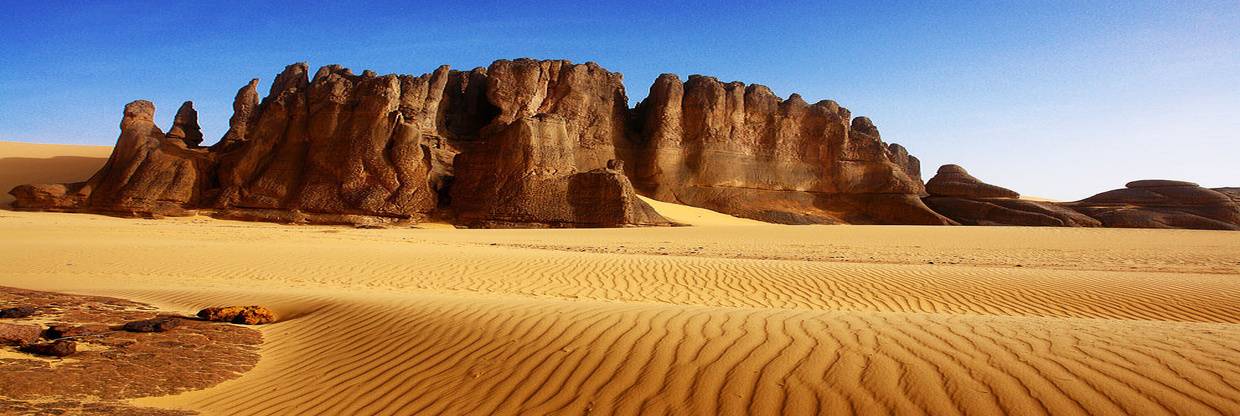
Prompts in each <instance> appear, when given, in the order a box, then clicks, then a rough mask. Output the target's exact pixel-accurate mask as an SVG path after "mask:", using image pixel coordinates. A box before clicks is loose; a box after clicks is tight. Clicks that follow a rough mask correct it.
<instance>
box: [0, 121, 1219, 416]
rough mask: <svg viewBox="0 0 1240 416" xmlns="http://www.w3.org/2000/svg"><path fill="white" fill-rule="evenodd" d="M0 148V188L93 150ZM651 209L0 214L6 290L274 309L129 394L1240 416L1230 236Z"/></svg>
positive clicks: (631, 409) (537, 405) (654, 407)
mask: <svg viewBox="0 0 1240 416" xmlns="http://www.w3.org/2000/svg"><path fill="white" fill-rule="evenodd" d="M2 145H3V147H0V161H5V163H6V164H4V165H0V166H2V167H0V178H3V179H4V183H3V184H0V185H2V186H4V187H8V186H10V184H9V183H8V181H11V180H15V179H13V178H18V179H20V180H23V181H27V182H53V181H58V180H73V179H84V176H83V177H78V178H67V179H66V178H60V177H57V176H56V174H58V173H59V172H61V171H60V170H59V169H58V168H57V167H56V164H57V163H61V162H63V163H69V161H74V160H77V159H73V158H65V157H55V156H64V155H74V157H81V156H82V155H89V154H92V153H90V152H95V151H99V149H93V148H92V149H56V148H44V147H42V146H41V145H13V144H8V143H4V144H2ZM104 149H106V148H104ZM39 152H43V153H39ZM59 152H64V153H59ZM93 154H95V155H98V157H96V158H94V159H93V160H94V162H93V163H95V165H92V166H90V167H89V168H83V170H82V171H84V172H87V173H86V175H89V172H91V171H93V170H94V169H95V168H97V167H98V165H99V164H101V163H102V160H103V159H102V158H104V157H106V151H99V153H93ZM12 160H27V161H30V162H29V163H25V164H18V165H14V164H11V163H9V162H7V161H12ZM35 162H38V163H35ZM77 162H81V161H80V160H77ZM11 166H19V167H27V166H40V169H46V170H43V171H41V172H34V171H29V170H22V169H24V168H22V169H18V170H14V169H13V168H11ZM22 175H26V176H22ZM40 175H42V176H40ZM23 178H29V179H23ZM652 205H654V207H655V208H656V209H657V210H659V211H660V213H662V214H664V215H666V216H667V217H668V218H670V219H673V220H675V221H677V222H681V223H687V224H694V225H695V226H691V227H656V228H623V229H566V230H464V229H454V228H451V227H447V226H442V225H433V224H432V225H428V226H421V227H419V228H399V229H396V228H393V229H377V230H376V229H353V228H347V227H330V226H286V225H277V224H266V223H249V222H236V221H223V220H216V219H211V218H206V217H184V218H166V219H161V220H138V219H122V218H112V217H106V216H99V215H88V214H59V213H29V212H14V211H0V265H3V271H4V273H0V286H12V287H20V288H27V289H37V290H49V291H59V292H67V293H77V294H90V295H104V296H114V297H120V298H125V299H131V300H134V301H139V302H144V303H149V304H153V305H156V306H158V307H160V308H163V309H165V310H169V311H179V312H182V313H186V314H192V313H193V312H194V311H197V310H198V309H199V308H202V307H205V306H211V305H221V304H262V305H266V306H270V307H272V308H274V309H276V310H277V311H278V312H280V313H281V315H282V316H283V317H284V319H283V320H282V321H280V322H278V323H275V324H271V325H265V326H261V327H256V328H258V329H259V330H260V331H261V332H262V333H263V336H264V343H263V345H262V347H261V351H260V352H261V359H260V360H259V362H258V364H257V366H256V367H255V368H254V369H253V370H251V371H249V372H247V373H245V374H243V375H242V376H241V377H239V378H236V379H233V380H230V381H226V382H224V383H221V384H218V385H216V386H214V387H210V388H207V389H204V390H197V391H192V392H188V393H182V394H177V395H172V396H160V397H150V398H143V399H137V400H134V401H133V403H134V404H136V405H140V406H154V407H165V408H176V409H187V410H193V411H197V412H201V413H203V414H219V415H227V414H255V415H259V414H479V415H488V414H664V413H677V414H1186V415H1208V414H1240V235H1237V234H1236V233H1234V232H1225V231H1185V230H1135V229H1077V228H1029V227H918V226H778V225H766V224H760V223H754V222H753V221H748V220H740V219H735V218H732V217H729V216H726V215H722V214H718V213H713V212H710V211H706V210H700V209H696V208H689V207H679V206H675V205H672V204H665V203H654V202H652Z"/></svg>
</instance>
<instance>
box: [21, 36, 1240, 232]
mask: <svg viewBox="0 0 1240 416" xmlns="http://www.w3.org/2000/svg"><path fill="white" fill-rule="evenodd" d="M622 81H623V77H622V76H621V75H620V74H619V73H615V72H610V71H607V70H606V69H604V68H602V67H600V66H599V65H598V64H595V63H593V62H588V63H585V64H574V63H572V62H569V61H564V60H548V61H538V60H532V59H516V60H499V61H495V62H494V63H492V64H491V65H490V66H489V67H487V68H475V69H473V70H470V71H456V70H452V69H451V68H449V67H447V66H441V67H439V68H437V69H436V70H434V71H433V72H431V73H428V74H423V75H419V76H411V75H378V74H375V73H373V72H371V71H365V72H363V73H362V74H360V75H358V74H354V73H353V72H352V71H350V70H349V69H346V68H342V67H340V66H337V65H329V66H324V67H322V68H319V69H318V70H317V71H315V72H314V73H313V74H311V72H310V69H309V67H308V66H307V65H306V64H304V63H298V64H293V65H289V66H288V67H286V68H285V69H284V71H282V72H281V73H280V74H279V75H277V76H276V77H275V79H274V80H273V81H272V84H271V87H270V90H269V91H268V92H267V94H266V96H265V97H261V96H260V94H259V91H258V84H259V82H258V80H257V79H255V80H251V81H250V82H249V83H247V84H246V85H245V86H243V87H242V88H241V89H239V90H238V91H237V93H236V95H235V98H234V103H233V114H232V117H231V118H230V119H229V129H228V131H227V132H226V133H224V135H223V137H222V138H221V139H220V140H219V141H218V142H217V143H215V144H213V145H211V146H210V147H207V148H204V147H201V145H202V141H203V134H202V131H201V128H200V127H199V124H198V113H197V111H196V110H195V109H194V107H193V103H192V102H186V103H185V104H183V105H182V106H181V107H180V108H179V109H178V110H177V112H176V115H175V117H174V119H173V123H172V125H171V128H170V129H169V130H168V132H167V133H164V132H163V131H161V130H160V129H159V127H157V126H156V125H155V122H154V111H155V109H154V106H153V105H152V104H151V103H150V102H146V101H135V102H133V103H130V104H129V105H128V106H126V108H125V113H124V116H123V120H122V122H121V135H120V137H119V138H118V140H117V145H116V148H115V149H114V151H113V154H112V156H111V158H110V159H109V161H108V162H107V164H106V165H105V166H104V167H103V168H102V169H101V170H100V171H99V172H98V173H96V174H95V175H94V176H93V177H91V178H89V179H88V180H86V181H85V182H80V183H71V184H52V185H24V186H20V187H17V188H15V189H14V190H12V191H11V193H12V194H13V195H15V196H16V197H17V201H16V202H15V203H14V207H16V208H18V209H31V210H59V211H89V212H105V213H113V214H120V215H149V216H160V215H188V214H192V213H194V212H197V211H200V210H205V211H207V212H209V213H211V214H212V215H216V216H221V217H227V218H241V219H254V220H265V221H279V222H313V223H354V224H356V223H372V222H396V221H420V220H424V219H427V218H431V217H434V218H437V219H442V220H447V221H453V222H455V223H457V224H460V225H463V226H475V227H513V226H520V227H613V226H634V225H668V224H670V222H669V221H668V220H667V219H665V218H663V217H662V216H660V215H659V214H658V213H657V212H655V211H654V210H653V209H652V208H651V207H650V206H649V205H647V204H646V203H644V202H642V201H641V200H640V199H638V198H637V196H636V195H637V193H638V192H640V193H642V194H645V195H648V196H650V197H653V198H655V199H659V200H663V201H668V202H675V203H681V204H686V205H691V206H697V207H704V208H709V209H713V210H716V211H720V212H724V213H728V214H732V215H737V216H743V217H749V218H754V219H759V220H764V221H770V222H779V223H789V224H815V223H818V224H833V223H861V224H955V223H964V224H1019V225H1068V226H1094V225H1099V224H1102V225H1107V226H1151V227H1163V226H1168V227H1194V228H1211V227H1213V228H1226V227H1228V226H1230V225H1229V224H1231V225H1235V224H1238V222H1237V220H1236V218H1237V215H1240V214H1236V213H1235V212H1234V209H1235V205H1236V204H1235V201H1234V199H1232V198H1230V197H1228V196H1227V195H1228V194H1225V193H1222V192H1216V191H1211V190H1207V189H1203V188H1198V187H1195V185H1194V186H1188V185H1185V184H1169V183H1135V184H1130V188H1131V189H1129V190H1122V192H1121V191H1113V192H1111V193H1106V194H1101V195H1099V196H1096V197H1093V198H1090V199H1087V200H1084V201H1079V202H1077V203H1071V204H1051V203H1037V202H1031V201H1024V200H1020V199H1018V198H1017V196H1018V195H1017V194H1016V193H1015V192H1013V191H1010V190H1007V189H1003V188H1000V187H996V186H992V185H988V184H985V183H983V182H981V181H980V180H977V179H976V178H973V177H972V176H969V175H968V173H967V172H964V170H963V169H962V168H959V167H944V169H940V172H939V175H938V176H936V178H934V179H932V180H931V181H930V183H929V184H928V185H926V184H923V183H922V180H921V173H920V169H921V167H920V162H919V161H918V160H917V158H916V157H913V156H912V155H910V154H909V152H908V151H907V150H906V149H905V148H904V147H902V146H900V145H897V144H894V143H892V144H888V143H885V142H884V141H883V140H882V138H881V136H880V134H879V131H878V128H877V127H875V125H874V123H873V122H872V121H871V120H870V119H869V118H866V117H853V115H852V114H851V113H850V112H849V110H848V109H846V108H844V107H841V106H840V105H839V104H837V103H835V102H834V101H829V100H824V101H819V102H817V103H814V104H809V103H807V102H806V101H805V100H804V99H802V98H801V97H800V96H799V95H796V94H792V95H791V96H789V97H788V98H787V99H781V98H780V97H778V96H776V95H775V94H774V93H773V92H771V91H770V89H768V88H766V87H764V86H761V85H757V84H750V85H746V84H742V83H740V82H728V83H725V82H721V81H719V80H717V79H715V78H712V77H707V76H700V75H694V76H690V77H689V78H688V79H687V80H685V81H684V82H682V81H681V80H680V78H679V77H677V76H675V75H671V74H665V75H662V76H660V77H659V78H658V79H657V80H655V82H654V85H652V86H651V87H650V92H649V95H648V96H647V98H646V99H644V100H643V101H642V102H641V103H639V104H638V105H637V106H636V108H633V109H630V108H629V107H628V98H627V95H626V93H625V88H624V85H623V82H622ZM922 197H925V198H924V199H923V198H922ZM932 207H933V208H934V209H933V210H932V209H931V208H932ZM936 211H937V212H936Z"/></svg>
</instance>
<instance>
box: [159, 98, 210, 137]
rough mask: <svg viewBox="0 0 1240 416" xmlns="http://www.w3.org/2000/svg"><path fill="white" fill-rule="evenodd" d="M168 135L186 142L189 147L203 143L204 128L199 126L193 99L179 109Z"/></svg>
mask: <svg viewBox="0 0 1240 416" xmlns="http://www.w3.org/2000/svg"><path fill="white" fill-rule="evenodd" d="M167 136H168V138H170V139H177V140H180V141H183V142H185V145H186V146H188V147H198V145H200V144H202V128H201V127H199V126H198V111H197V110H194V102H193V101H186V102H185V103H184V104H181V108H179V109H177V115H176V118H174V119H172V128H171V129H169V130H168V135H167Z"/></svg>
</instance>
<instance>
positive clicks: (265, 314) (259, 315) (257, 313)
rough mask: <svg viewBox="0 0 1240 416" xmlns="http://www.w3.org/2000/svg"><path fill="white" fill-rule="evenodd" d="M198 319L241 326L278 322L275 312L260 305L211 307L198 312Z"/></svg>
mask: <svg viewBox="0 0 1240 416" xmlns="http://www.w3.org/2000/svg"><path fill="white" fill-rule="evenodd" d="M198 317H199V318H202V319H205V320H208V321H215V322H231V323H234V324H240V325H263V324H269V323H272V322H275V321H276V313H275V311H273V310H271V309H267V308H264V307H262V306H258V305H250V306H223V307H211V308H206V309H203V310H200V311H198Z"/></svg>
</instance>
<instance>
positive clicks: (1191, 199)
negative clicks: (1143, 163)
mask: <svg viewBox="0 0 1240 416" xmlns="http://www.w3.org/2000/svg"><path fill="white" fill-rule="evenodd" d="M1221 189H1222V190H1221V191H1220V190H1214V189H1207V188H1202V187H1200V186H1198V185H1197V184H1195V183H1192V182H1182V181H1170V180H1140V181H1133V182H1129V183H1128V184H1127V185H1125V188H1124V189H1116V190H1112V191H1107V192H1103V193H1100V194H1097V195H1094V196H1091V197H1089V198H1085V199H1083V200H1080V201H1076V202H1071V203H1067V204H1064V205H1065V206H1068V207H1071V208H1073V209H1076V210H1078V211H1080V212H1083V213H1085V214H1088V215H1089V216H1091V217H1094V218H1097V219H1098V220H1100V221H1102V224H1103V225H1105V226H1107V227H1121V228H1194V229H1207V230H1240V203H1237V199H1236V197H1235V195H1234V194H1232V193H1231V190H1230V189H1228V188H1221Z"/></svg>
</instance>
